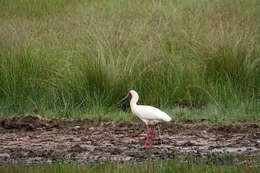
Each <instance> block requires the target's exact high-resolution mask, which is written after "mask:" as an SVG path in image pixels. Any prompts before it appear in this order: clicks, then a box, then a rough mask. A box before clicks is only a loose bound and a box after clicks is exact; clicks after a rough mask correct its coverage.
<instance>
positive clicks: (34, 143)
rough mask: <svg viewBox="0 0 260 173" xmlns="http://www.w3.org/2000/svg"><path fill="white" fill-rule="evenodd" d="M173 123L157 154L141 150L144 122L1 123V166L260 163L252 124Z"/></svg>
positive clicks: (163, 131) (24, 119) (259, 137)
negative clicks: (213, 157)
mask: <svg viewBox="0 0 260 173" xmlns="http://www.w3.org/2000/svg"><path fill="white" fill-rule="evenodd" d="M201 121H202V122H196V123H195V122H193V121H191V120H179V121H172V122H170V123H162V124H161V125H160V135H159V134H158V130H155V131H156V132H157V133H156V132H155V138H154V142H153V145H154V147H153V148H151V149H145V150H140V149H139V147H141V146H142V145H143V144H144V142H145V137H146V128H145V125H144V124H143V123H142V122H128V121H110V120H107V121H106V120H102V121H100V120H90V119H81V120H65V119H47V118H42V117H41V116H39V115H33V116H24V115H19V116H10V117H7V118H3V117H2V118H1V120H0V163H26V164H30V163H51V162H53V161H55V160H62V161H67V162H81V163H90V162H104V161H108V160H113V161H145V160H157V159H160V160H163V159H172V158H174V157H176V155H178V154H184V153H190V152H191V153H195V154H196V155H198V156H199V157H204V156H206V155H209V154H211V153H218V152H230V153H235V154H245V155H251V156H252V153H254V154H253V157H259V158H260V152H259V151H260V127H259V125H257V124H255V123H249V122H246V121H240V122H236V123H234V124H232V125H220V124H211V125H205V124H207V123H204V121H205V120H201Z"/></svg>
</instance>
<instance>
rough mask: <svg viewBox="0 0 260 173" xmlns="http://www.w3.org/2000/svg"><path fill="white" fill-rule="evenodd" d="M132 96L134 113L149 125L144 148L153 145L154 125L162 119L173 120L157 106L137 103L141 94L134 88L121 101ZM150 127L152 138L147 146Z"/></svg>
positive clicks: (131, 104) (131, 103) (131, 102)
mask: <svg viewBox="0 0 260 173" xmlns="http://www.w3.org/2000/svg"><path fill="white" fill-rule="evenodd" d="M130 96H132V99H131V101H130V107H131V110H132V112H133V114H135V115H136V116H138V117H139V118H140V119H141V120H142V121H143V122H144V123H145V124H146V126H147V137H146V141H145V145H144V146H143V147H142V148H149V147H152V137H153V127H152V125H154V124H156V123H159V122H161V121H171V117H170V116H169V115H167V114H166V113H165V112H163V111H161V110H160V109H157V108H155V107H152V106H147V105H137V102H138V99H139V96H138V94H137V92H136V91H134V90H131V91H129V93H128V95H127V96H126V97H124V98H123V99H122V100H121V101H120V103H121V102H122V101H124V100H125V99H127V98H128V97H130ZM149 128H151V139H150V144H149V146H147V141H148V138H149V131H150V129H149Z"/></svg>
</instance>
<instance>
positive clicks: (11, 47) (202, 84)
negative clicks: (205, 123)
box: [0, 0, 260, 121]
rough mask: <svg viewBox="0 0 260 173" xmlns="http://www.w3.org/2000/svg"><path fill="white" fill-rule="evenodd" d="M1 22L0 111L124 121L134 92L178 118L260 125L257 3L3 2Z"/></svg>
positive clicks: (184, 0)
mask: <svg viewBox="0 0 260 173" xmlns="http://www.w3.org/2000/svg"><path fill="white" fill-rule="evenodd" d="M0 20H1V25H0V114H3V115H13V114H24V113H25V114H26V113H32V110H33V109H34V108H37V109H38V110H39V112H40V114H41V115H45V116H60V117H82V116H90V117H93V118H97V117H98V116H101V117H102V118H104V117H106V118H112V119H117V118H118V117H122V118H125V117H126V116H124V115H125V114H128V113H123V112H120V111H119V109H116V108H115V107H114V104H115V103H116V102H117V101H118V100H119V99H121V97H123V96H124V95H126V94H127V92H128V90H130V89H135V90H136V91H138V92H139V94H140V103H142V104H151V105H154V106H157V107H161V108H163V109H164V110H166V111H167V112H168V113H170V114H171V116H172V117H174V118H186V117H187V118H191V119H193V118H194V119H196V118H208V119H212V120H233V119H235V120H237V119H248V120H251V121H255V120H256V119H259V116H260V113H259V107H260V101H259V98H260V91H259V89H260V59H259V57H260V35H259V33H260V30H259V28H260V27H259V26H260V1H259V0H246V1H242V0H229V1H227V0H152V1H151V0H143V1H138V0H132V1H127V0H99V1H93V0H85V1H83V0H45V1H41V0H24V1H18V0H8V1H5V0H0ZM181 103H185V105H188V106H189V107H192V108H193V109H192V110H190V109H189V108H184V109H182V108H180V107H178V106H177V105H178V104H181ZM127 117H129V116H127Z"/></svg>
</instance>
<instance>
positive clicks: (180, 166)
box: [0, 160, 260, 173]
mask: <svg viewBox="0 0 260 173" xmlns="http://www.w3.org/2000/svg"><path fill="white" fill-rule="evenodd" d="M259 169H260V168H259V167H258V166H257V165H256V166H254V165H230V164H225V165H215V164H212V163H207V164H205V163H204V164H202V163H201V164H196V163H181V162H178V161H176V160H170V161H167V162H159V161H155V162H147V163H136V164H133V163H117V162H107V163H104V164H99V165H98V164H90V165H79V164H61V163H55V164H50V165H42V166H41V165H31V166H28V165H27V166H26V165H7V166H4V167H2V168H0V171H3V172H6V173H9V172H10V173H11V172H12V173H16V172H17V173H18V172H19V173H38V172H46V173H70V172H73V173H81V172H84V173H85V172H86V173H88V172H93V173H95V172H104V173H108V172H138V173H139V172H140V173H142V172H158V173H172V172H183V173H186V172H187V173H197V172H211V173H219V172H221V173H233V172H234V173H244V172H252V173H257V172H259Z"/></svg>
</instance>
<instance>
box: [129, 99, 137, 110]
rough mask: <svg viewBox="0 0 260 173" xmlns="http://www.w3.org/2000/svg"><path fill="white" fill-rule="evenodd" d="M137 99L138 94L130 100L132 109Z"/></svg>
mask: <svg viewBox="0 0 260 173" xmlns="http://www.w3.org/2000/svg"><path fill="white" fill-rule="evenodd" d="M138 99H139V97H138V96H135V97H132V99H131V101H130V106H131V109H132V110H133V109H134V108H135V107H136V106H137V102H138Z"/></svg>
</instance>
